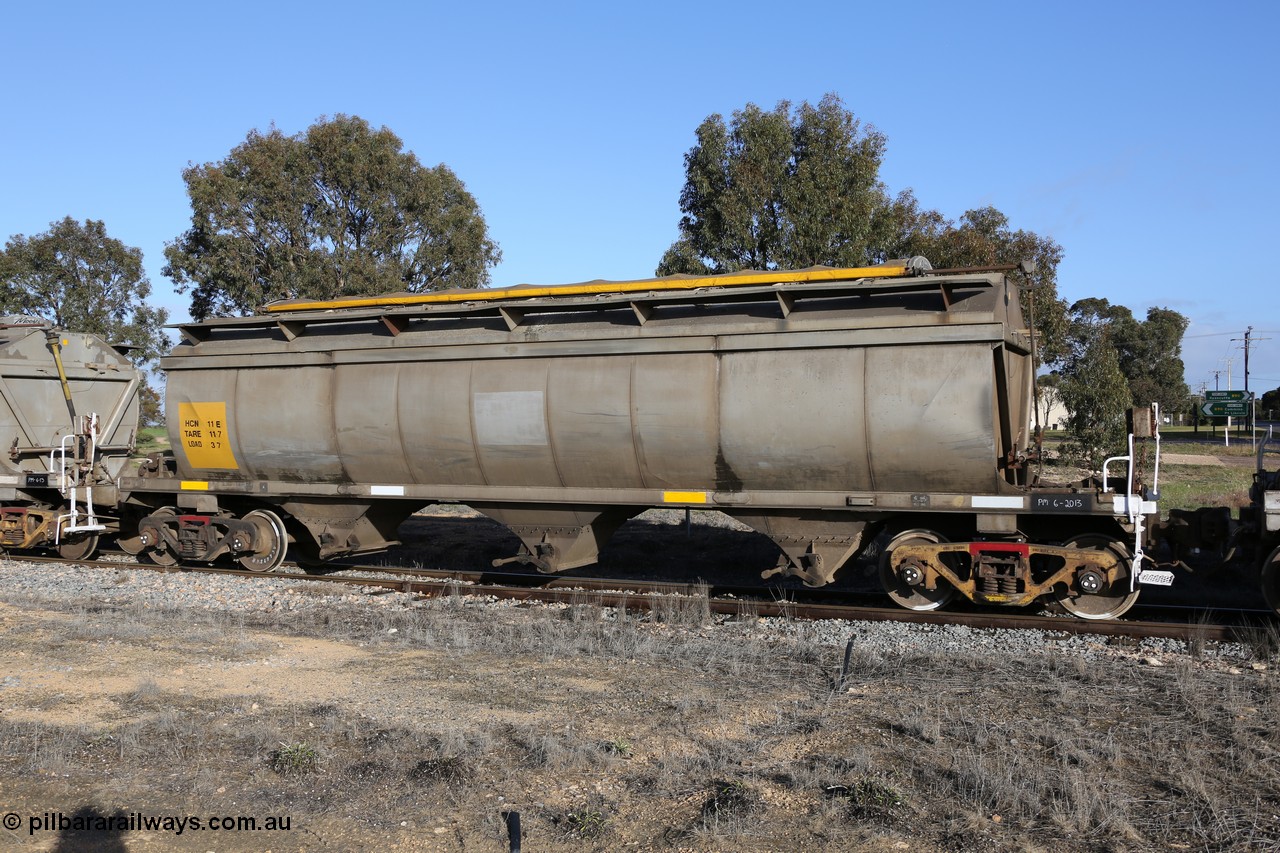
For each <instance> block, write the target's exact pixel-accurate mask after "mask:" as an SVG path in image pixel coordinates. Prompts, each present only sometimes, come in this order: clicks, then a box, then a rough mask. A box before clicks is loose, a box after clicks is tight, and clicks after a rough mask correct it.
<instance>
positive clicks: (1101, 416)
mask: <svg viewBox="0 0 1280 853" xmlns="http://www.w3.org/2000/svg"><path fill="white" fill-rule="evenodd" d="M1079 304H1080V303H1076V305H1073V306H1072V324H1071V326H1072V334H1071V349H1070V352H1069V354H1068V355H1067V357H1066V359H1065V364H1064V366H1063V369H1062V381H1061V382H1060V383H1059V384H1058V393H1059V394H1060V396H1061V399H1062V404H1063V406H1064V407H1065V408H1066V410H1067V434H1068V441H1067V447H1066V450H1067V452H1068V453H1071V454H1073V455H1075V456H1077V457H1078V458H1079V459H1080V460H1081V461H1083V462H1084V463H1085V464H1087V465H1088V466H1089V467H1090V468H1092V469H1093V470H1095V471H1097V470H1100V469H1101V467H1102V462H1103V460H1104V459H1106V457H1108V456H1110V455H1111V454H1112V453H1113V452H1114V451H1115V450H1116V449H1117V448H1119V447H1121V446H1122V445H1123V443H1124V435H1125V422H1124V413H1125V410H1126V409H1127V408H1129V406H1130V405H1131V395H1130V392H1129V384H1128V381H1127V380H1126V379H1125V376H1124V374H1123V373H1122V372H1121V371H1120V359H1119V356H1118V354H1117V352H1116V348H1115V345H1114V344H1113V342H1112V341H1111V329H1110V328H1109V327H1108V324H1107V323H1106V322H1105V321H1104V320H1101V319H1099V318H1098V317H1097V315H1094V314H1092V313H1090V312H1089V311H1087V310H1081V311H1077V307H1078V306H1079Z"/></svg>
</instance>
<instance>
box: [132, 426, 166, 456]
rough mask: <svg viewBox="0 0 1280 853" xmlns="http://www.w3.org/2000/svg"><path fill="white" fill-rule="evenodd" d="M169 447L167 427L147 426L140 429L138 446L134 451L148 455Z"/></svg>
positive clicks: (141, 454)
mask: <svg viewBox="0 0 1280 853" xmlns="http://www.w3.org/2000/svg"><path fill="white" fill-rule="evenodd" d="M168 449H169V431H168V430H167V429H166V428H165V427H145V428H143V429H140V430H138V441H137V448H136V449H135V450H134V453H135V454H136V455H138V456H146V455H147V454H148V453H157V452H159V451H161V450H168Z"/></svg>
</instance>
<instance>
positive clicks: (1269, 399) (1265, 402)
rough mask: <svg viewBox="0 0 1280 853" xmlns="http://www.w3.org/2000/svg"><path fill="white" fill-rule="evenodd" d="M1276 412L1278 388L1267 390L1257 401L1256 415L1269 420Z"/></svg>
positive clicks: (1279, 405)
mask: <svg viewBox="0 0 1280 853" xmlns="http://www.w3.org/2000/svg"><path fill="white" fill-rule="evenodd" d="M1277 412H1280V388H1276V389H1274V390H1272V391H1267V392H1266V393H1264V394H1263V395H1262V396H1261V397H1259V398H1258V402H1257V416H1258V417H1259V418H1265V419H1267V420H1271V419H1272V418H1273V417H1274V416H1275V414H1276V413H1277Z"/></svg>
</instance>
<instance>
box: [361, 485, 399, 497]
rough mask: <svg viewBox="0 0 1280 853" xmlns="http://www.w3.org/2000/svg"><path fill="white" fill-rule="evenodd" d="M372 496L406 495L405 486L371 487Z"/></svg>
mask: <svg viewBox="0 0 1280 853" xmlns="http://www.w3.org/2000/svg"><path fill="white" fill-rule="evenodd" d="M369 494H371V495H401V496H403V495H404V486H370V487H369Z"/></svg>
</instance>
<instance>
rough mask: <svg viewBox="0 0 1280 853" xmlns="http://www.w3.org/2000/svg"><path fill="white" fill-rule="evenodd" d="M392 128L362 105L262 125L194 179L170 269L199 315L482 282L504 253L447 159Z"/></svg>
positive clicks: (168, 254) (191, 175) (188, 178)
mask: <svg viewBox="0 0 1280 853" xmlns="http://www.w3.org/2000/svg"><path fill="white" fill-rule="evenodd" d="M402 149H403V143H402V142H401V140H400V138H399V137H397V136H396V135H395V134H394V133H392V132H391V131H390V130H388V129H387V128H385V127H383V128H380V129H378V130H373V129H371V128H370V127H369V125H368V123H367V122H365V121H364V119H361V118H359V117H356V116H344V115H338V116H335V117H334V118H333V119H324V118H322V119H321V120H319V121H317V122H316V123H315V124H313V125H312V126H311V127H310V128H308V129H307V130H306V132H304V133H300V134H297V135H295V136H285V135H284V134H283V133H281V132H280V131H279V130H277V129H276V128H274V127H273V128H271V130H269V131H268V132H267V133H265V134H263V133H259V132H258V131H256V130H255V131H251V132H250V133H249V135H248V136H247V138H246V139H245V141H244V142H243V143H241V144H240V145H238V146H236V147H235V148H234V149H232V151H231V153H230V154H229V155H228V157H227V158H226V159H225V160H222V161H219V162H216V163H205V164H203V165H199V166H191V167H189V168H187V169H186V170H184V172H183V180H184V181H185V182H186V185H187V193H188V195H189V196H190V199H191V207H192V217H191V227H190V229H188V230H187V231H186V232H185V233H184V234H182V235H181V236H180V237H179V238H178V239H177V240H175V241H174V242H172V243H170V244H168V246H167V247H166V249H165V258H166V260H167V261H168V263H167V265H166V266H165V268H164V274H165V275H166V276H169V277H170V278H171V279H173V281H174V282H175V283H176V286H177V290H178V292H180V293H185V292H186V291H187V290H190V291H191V314H192V316H193V317H195V318H197V319H203V318H205V317H208V316H211V315H228V314H247V313H251V312H252V311H253V310H254V309H255V308H256V307H257V306H259V305H261V304H263V303H265V302H269V301H272V300H276V299H281V298H289V297H302V298H311V299H329V298H334V297H339V296H351V295H360V294H371V293H386V292H391V291H411V292H419V291H425V290H438V289H442V288H474V287H481V286H483V285H485V284H487V283H488V282H489V269H490V267H492V266H493V265H494V264H495V263H497V262H498V260H499V259H500V258H501V253H500V251H499V250H498V247H497V244H495V243H494V242H493V241H492V240H491V239H490V238H489V236H488V231H487V228H486V226H485V222H484V218H483V216H482V215H481V213H480V208H479V205H478V204H477V203H476V201H475V199H474V198H473V197H472V196H471V194H470V193H468V192H467V190H466V187H465V186H464V185H463V183H462V181H461V180H459V179H458V177H457V176H456V175H455V174H454V173H453V172H452V171H451V170H450V169H449V168H448V167H447V166H445V165H443V164H441V165H438V166H435V167H433V168H426V167H424V166H422V164H421V163H419V162H418V158H417V157H416V156H415V155H414V154H413V153H412V152H410V151H404V150H402Z"/></svg>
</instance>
